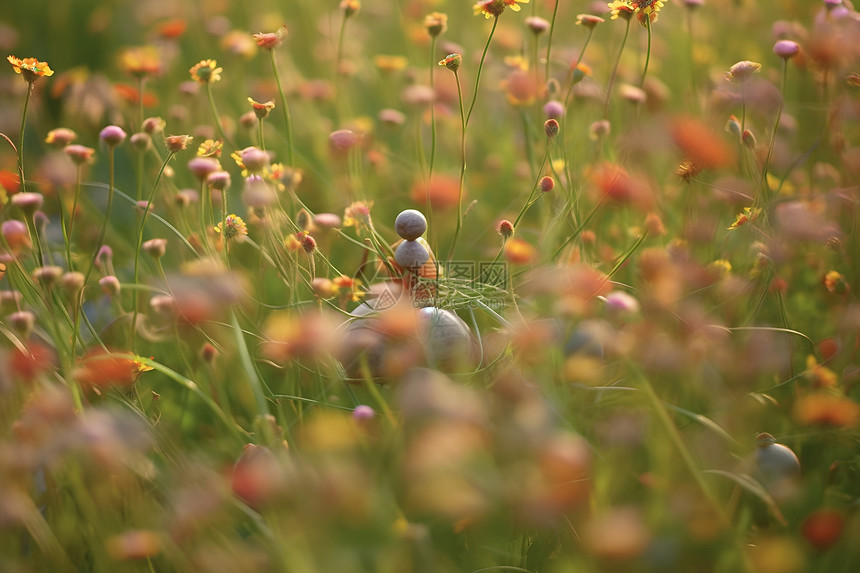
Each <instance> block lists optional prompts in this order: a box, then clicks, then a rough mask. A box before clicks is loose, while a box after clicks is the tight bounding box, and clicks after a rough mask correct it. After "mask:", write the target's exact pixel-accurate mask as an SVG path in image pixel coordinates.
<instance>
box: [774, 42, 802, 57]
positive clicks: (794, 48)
mask: <svg viewBox="0 0 860 573" xmlns="http://www.w3.org/2000/svg"><path fill="white" fill-rule="evenodd" d="M799 51H800V46H798V45H797V42H792V41H791V40H780V41H779V42H777V43H776V44H774V45H773V53H774V54H776V55H777V56H779V57H780V58H782V59H783V60H788V59H791V58H793V57H794V56H796V55H797V53H798V52H799Z"/></svg>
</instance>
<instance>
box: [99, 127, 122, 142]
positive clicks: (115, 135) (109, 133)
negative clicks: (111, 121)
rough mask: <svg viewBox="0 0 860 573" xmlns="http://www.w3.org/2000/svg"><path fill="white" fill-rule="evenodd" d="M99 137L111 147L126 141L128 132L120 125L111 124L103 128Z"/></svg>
mask: <svg viewBox="0 0 860 573" xmlns="http://www.w3.org/2000/svg"><path fill="white" fill-rule="evenodd" d="M99 138H101V140H102V141H104V142H105V143H106V144H107V145H108V146H110V147H116V146H117V145H119V144H120V143H122V142H123V141H125V138H126V133H125V131H123V130H122V128H121V127H119V126H118V125H109V126H107V127H105V128H104V129H102V130H101V133H99Z"/></svg>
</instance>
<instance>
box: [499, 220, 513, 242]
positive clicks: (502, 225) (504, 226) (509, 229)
mask: <svg viewBox="0 0 860 573" xmlns="http://www.w3.org/2000/svg"><path fill="white" fill-rule="evenodd" d="M496 232H497V233H498V234H500V235H501V236H502V238H503V239H505V240H507V239H510V238H511V237H513V236H514V224H513V223H511V222H510V221H508V220H507V219H502V220H501V221H499V222H498V224H497V225H496Z"/></svg>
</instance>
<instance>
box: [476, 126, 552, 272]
mask: <svg viewBox="0 0 860 573" xmlns="http://www.w3.org/2000/svg"><path fill="white" fill-rule="evenodd" d="M549 148H550V141H547V146H546V152H545V153H544V155H543V161H541V164H540V168H538V172H537V178H536V179H535V182H534V184H533V185H532V189H531V192H529V196H528V198H527V199H526V202H525V203H524V204H523V206H522V208H521V209H520V212H519V213H517V217H516V219H514V224H513V227H514V232H516V229H517V225H519V223H520V220H521V219H522V218H523V216H524V215H525V214H526V211H528V210H529V207H531V206H532V205H534V204H535V203H536V202H537V200H538V199H540V195H539V196H538V197H535V198H534V199H532V198H533V197H534V194H535V191H536V190H537V188H538V185H540V174H541V173H542V172H543V168H544V166H546V164H547V161H549ZM505 243H507V239H504V238H503V239H502V247H501V248H500V249H499V252H498V253H496V257H495V258H494V259H493V261H492V262H491V263H490V264H489V265H488V266H487V267H485V269H484V271H483V272H482V273H481V274H480V275H479V276H478V278H477V279H476V282H479V283H480V282H481V281H482V280H484V276H485V274H486V272H487V271H488V270H489V269H492V268H493V266H494V265H495V264H496V263H497V262H499V259H501V258H502V253H504V252H505ZM509 286H510V285H509Z"/></svg>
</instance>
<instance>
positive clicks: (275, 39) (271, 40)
mask: <svg viewBox="0 0 860 573" xmlns="http://www.w3.org/2000/svg"><path fill="white" fill-rule="evenodd" d="M287 33H288V30H287V26H286V24H285V25H283V26H281V27H280V28H278V31H277V32H266V33H258V34H253V35H252V36H251V37H252V38H254V41H255V42H256V43H257V45H258V46H260V47H261V48H263V49H264V50H269V51H272V50H274V49H275V48H277V47H278V46H280V45H281V42H283V41H284V37H285V36H286V35H287Z"/></svg>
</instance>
